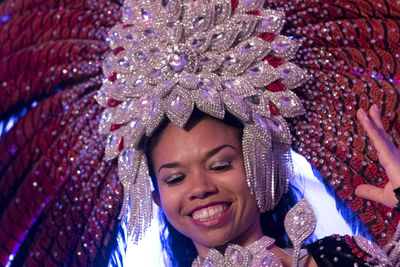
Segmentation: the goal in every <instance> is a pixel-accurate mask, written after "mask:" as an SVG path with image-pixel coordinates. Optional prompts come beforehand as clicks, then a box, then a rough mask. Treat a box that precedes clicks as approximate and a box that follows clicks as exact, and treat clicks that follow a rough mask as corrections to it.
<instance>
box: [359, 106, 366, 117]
mask: <svg viewBox="0 0 400 267" xmlns="http://www.w3.org/2000/svg"><path fill="white" fill-rule="evenodd" d="M359 111H360V114H361V116H363V117H366V116H367V113H365V111H364V109H362V108H360V109H359Z"/></svg>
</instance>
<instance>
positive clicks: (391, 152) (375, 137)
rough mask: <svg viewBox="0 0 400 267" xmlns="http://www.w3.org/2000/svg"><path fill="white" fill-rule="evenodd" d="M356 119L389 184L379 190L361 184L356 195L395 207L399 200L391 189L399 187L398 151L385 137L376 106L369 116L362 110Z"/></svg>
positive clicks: (399, 158)
mask: <svg viewBox="0 0 400 267" xmlns="http://www.w3.org/2000/svg"><path fill="white" fill-rule="evenodd" d="M357 118H358V120H359V121H360V123H361V125H362V126H363V128H364V129H365V131H366V132H367V133H368V136H369V137H370V139H371V140H372V142H373V143H374V146H375V148H376V151H377V155H378V158H379V162H380V163H381V165H382V167H383V168H384V169H385V171H386V174H387V176H388V178H389V182H388V183H387V184H386V185H385V187H384V188H383V189H382V188H379V187H376V186H373V185H369V184H363V185H360V186H358V187H357V188H356V191H355V193H356V195H357V196H359V197H363V198H366V199H369V200H373V201H377V202H379V203H382V204H384V205H386V206H389V207H395V206H396V205H397V203H398V202H399V200H398V199H397V198H396V196H395V194H394V192H393V189H396V188H398V187H400V151H399V150H398V149H397V147H396V146H395V145H394V144H393V142H392V140H391V139H390V137H389V136H388V135H387V133H386V131H385V129H384V127H383V125H382V121H381V118H380V116H379V110H378V107H377V105H372V107H371V108H370V110H369V116H368V115H367V114H366V113H365V111H364V110H363V109H359V110H358V111H357Z"/></svg>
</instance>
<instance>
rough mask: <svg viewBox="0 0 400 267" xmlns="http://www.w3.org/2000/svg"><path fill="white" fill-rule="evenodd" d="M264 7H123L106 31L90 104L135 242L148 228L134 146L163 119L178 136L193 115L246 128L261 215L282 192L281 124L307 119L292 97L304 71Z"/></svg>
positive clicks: (141, 158)
mask: <svg viewBox="0 0 400 267" xmlns="http://www.w3.org/2000/svg"><path fill="white" fill-rule="evenodd" d="M263 2H264V1H263V0H239V1H230V0H196V1H183V0H162V1H161V0H160V1H152V0H126V1H125V4H124V7H123V17H122V24H119V25H117V26H115V27H114V28H113V29H112V30H111V31H110V32H109V43H110V46H111V48H112V50H113V51H112V53H110V54H109V55H108V56H107V57H106V59H105V60H104V63H103V71H104V73H105V75H106V76H107V77H108V79H106V80H105V81H104V83H103V86H102V87H101V89H100V90H99V92H98V94H97V96H96V99H97V101H98V102H99V104H100V105H102V106H104V107H105V110H104V112H103V114H102V118H101V122H100V125H99V131H100V132H101V133H103V134H108V135H109V138H108V142H107V146H106V158H107V159H108V160H111V159H114V158H116V157H118V164H119V176H120V179H121V182H122V184H123V186H124V201H123V207H122V211H121V215H120V217H121V218H123V217H125V215H126V214H127V210H128V207H129V204H130V210H131V212H130V218H129V222H128V230H129V232H132V231H133V238H134V240H138V238H140V236H141V235H142V233H143V231H144V230H145V229H146V227H147V226H148V225H149V223H150V220H151V215H152V211H151V207H152V203H151V195H150V181H149V177H148V169H147V162H146V157H145V155H144V153H143V150H142V148H141V147H140V143H141V140H142V138H143V137H144V136H145V135H146V136H149V137H150V136H151V135H152V133H153V132H154V130H155V129H156V128H157V127H158V126H159V125H160V124H161V122H162V121H163V120H164V119H165V118H168V119H169V120H170V121H171V122H173V123H176V124H177V125H179V126H181V127H183V126H184V125H185V123H186V122H187V121H188V119H189V118H190V116H191V113H192V111H193V109H194V107H195V106H196V107H197V108H198V109H199V110H201V111H203V112H204V113H207V114H209V115H211V116H213V117H215V118H220V119H222V118H224V114H225V112H229V113H231V114H232V115H233V116H235V117H236V118H238V119H239V120H240V121H241V122H242V123H243V125H244V132H243V140H242V145H243V154H244V163H245V170H246V175H247V183H248V185H249V187H250V190H251V192H252V193H254V194H255V196H256V199H257V202H258V207H259V209H260V211H261V212H264V211H266V210H270V209H272V208H273V207H274V206H275V205H276V203H277V202H278V201H279V199H280V198H281V196H282V195H283V194H284V193H285V192H286V190H287V185H288V180H289V177H290V176H291V173H292V163H291V157H290V145H291V135H290V132H289V128H288V126H287V123H286V121H285V119H284V117H294V116H297V115H300V114H302V113H303V107H302V105H301V103H300V101H299V99H298V98H297V97H296V95H295V94H294V93H293V92H291V91H290V89H293V88H296V87H298V86H300V85H301V84H302V83H303V82H304V81H305V80H306V78H307V75H306V72H305V71H304V70H302V69H300V68H299V67H298V66H296V65H295V64H293V63H291V62H290V60H291V59H292V58H293V57H294V56H295V53H296V52H297V49H298V47H299V43H298V42H297V41H296V40H292V39H291V38H289V37H286V36H282V35H280V34H279V33H280V31H281V30H282V27H283V24H284V13H283V12H279V11H275V10H270V9H264V8H263Z"/></svg>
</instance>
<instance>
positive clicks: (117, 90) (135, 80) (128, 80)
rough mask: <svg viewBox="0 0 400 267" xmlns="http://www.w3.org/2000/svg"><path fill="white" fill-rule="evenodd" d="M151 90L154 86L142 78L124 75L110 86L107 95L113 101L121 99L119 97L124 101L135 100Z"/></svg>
mask: <svg viewBox="0 0 400 267" xmlns="http://www.w3.org/2000/svg"><path fill="white" fill-rule="evenodd" d="M153 90H154V86H153V85H150V84H148V83H146V81H145V80H144V78H140V77H137V76H133V75H124V76H123V77H121V78H120V79H118V80H116V81H115V82H114V83H112V84H111V85H110V90H109V95H110V96H111V97H113V98H115V99H121V96H123V97H124V99H125V98H128V97H135V98H137V97H141V96H143V95H145V94H146V93H147V92H151V91H153ZM121 100H122V99H121Z"/></svg>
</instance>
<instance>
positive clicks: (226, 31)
mask: <svg viewBox="0 0 400 267" xmlns="http://www.w3.org/2000/svg"><path fill="white" fill-rule="evenodd" d="M238 34H239V31H238V29H237V28H236V27H235V26H232V25H221V26H216V27H215V29H214V30H213V31H212V32H211V35H210V36H211V40H210V48H209V49H211V50H213V51H225V50H227V49H229V48H231V46H232V45H233V43H234V42H235V40H236V37H237V35H238Z"/></svg>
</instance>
